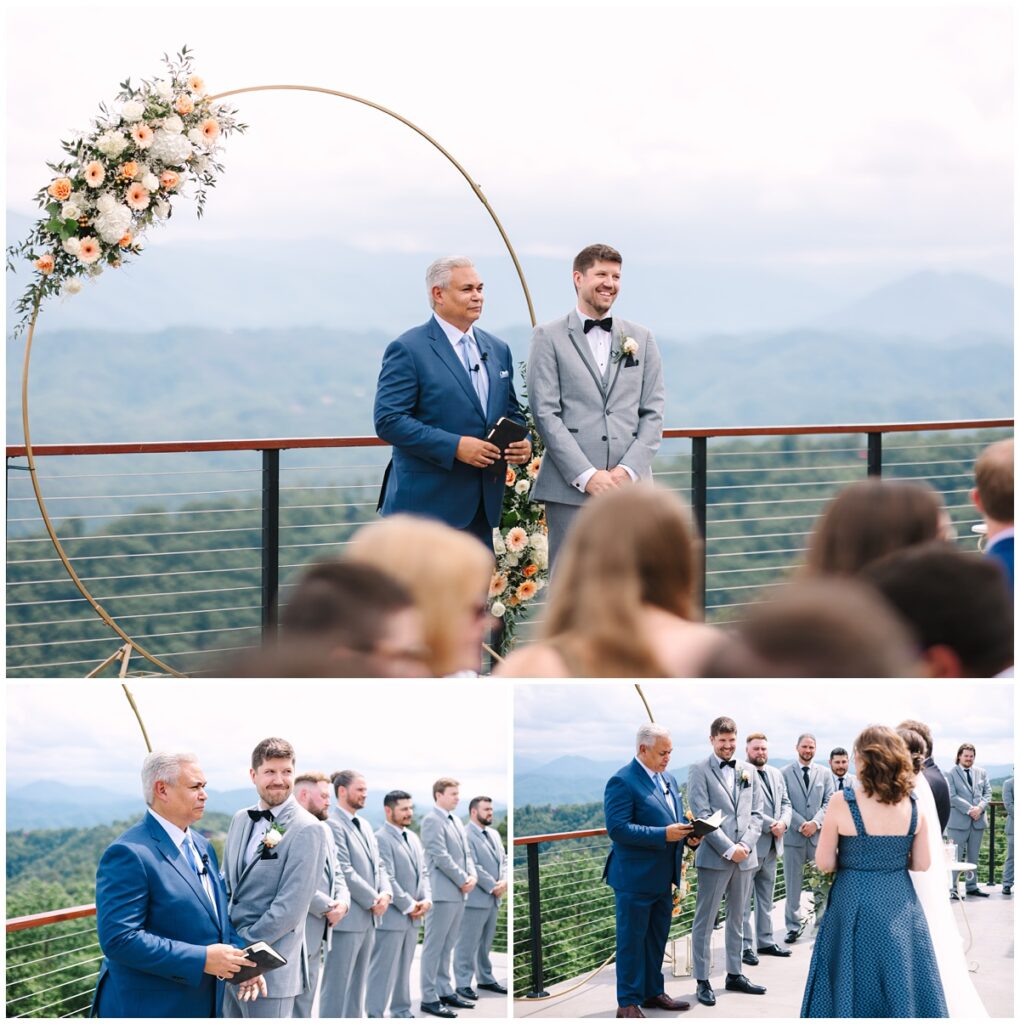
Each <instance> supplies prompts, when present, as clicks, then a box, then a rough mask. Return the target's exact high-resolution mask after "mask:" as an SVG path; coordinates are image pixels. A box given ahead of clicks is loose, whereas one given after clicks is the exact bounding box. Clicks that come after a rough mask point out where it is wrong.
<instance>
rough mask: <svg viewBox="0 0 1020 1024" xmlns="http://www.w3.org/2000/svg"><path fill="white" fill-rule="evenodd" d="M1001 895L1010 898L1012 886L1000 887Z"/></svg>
mask: <svg viewBox="0 0 1020 1024" xmlns="http://www.w3.org/2000/svg"><path fill="white" fill-rule="evenodd" d="M1002 895H1003V896H1012V895H1013V886H1011V885H1004V886H1003V887H1002Z"/></svg>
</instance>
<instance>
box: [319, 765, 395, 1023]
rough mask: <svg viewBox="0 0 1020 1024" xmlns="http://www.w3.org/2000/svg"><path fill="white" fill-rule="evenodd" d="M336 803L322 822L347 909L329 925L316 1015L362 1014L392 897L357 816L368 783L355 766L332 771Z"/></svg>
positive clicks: (371, 837) (367, 828) (372, 843)
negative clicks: (370, 970)
mask: <svg viewBox="0 0 1020 1024" xmlns="http://www.w3.org/2000/svg"><path fill="white" fill-rule="evenodd" d="M331 781H332V784H333V791H334V792H335V793H336V803H337V805H336V807H333V808H332V809H331V810H330V812H329V817H328V818H327V819H326V824H327V825H329V827H330V830H331V831H332V833H333V842H334V843H335V844H336V859H337V864H338V866H339V868H340V872H341V873H342V874H343V876H344V881H346V882H347V888H348V889H349V890H350V893H351V909H350V911H349V912H348V914H347V916H346V917H345V918H344V919H343V920H342V921H341V922H340V923H339V924H338V925H337V926H336V927H335V928H334V929H333V946H332V948H331V949H330V950H329V952H328V953H327V954H326V962H325V964H324V965H323V969H322V993H321V995H320V996H319V1016H320V1017H364V1015H365V988H366V985H367V983H368V964H369V960H370V958H371V955H372V943H373V941H374V938H375V929H376V927H377V925H378V923H379V920H380V918H381V917H382V916H383V914H385V913H386V908H387V907H388V906H389V905H390V900H391V899H392V898H393V890H392V889H391V888H390V882H389V878H388V877H387V875H386V871H385V869H384V868H383V864H382V859H381V858H380V856H379V846H378V843H376V839H375V836H374V835H373V833H372V826H371V825H370V824H369V823H368V822H367V821H365V820H364V819H362V818H359V817H358V811H360V810H361V809H362V808H363V807H364V806H365V800H366V798H367V796H368V783H367V782H366V781H365V777H364V775H362V774H361V773H360V772H356V771H351V770H350V769H345V770H344V771H341V772H334V773H333V776H332V779H331Z"/></svg>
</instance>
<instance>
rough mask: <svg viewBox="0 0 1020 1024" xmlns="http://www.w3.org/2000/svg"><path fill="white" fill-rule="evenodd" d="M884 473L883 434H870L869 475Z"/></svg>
mask: <svg viewBox="0 0 1020 1024" xmlns="http://www.w3.org/2000/svg"><path fill="white" fill-rule="evenodd" d="M881 475H882V435H881V434H879V433H877V432H876V433H873V434H868V476H881Z"/></svg>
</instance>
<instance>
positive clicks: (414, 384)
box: [375, 338, 519, 469]
mask: <svg viewBox="0 0 1020 1024" xmlns="http://www.w3.org/2000/svg"><path fill="white" fill-rule="evenodd" d="M418 389H419V372H418V367H417V366H416V364H415V360H414V356H413V355H412V354H411V352H410V351H409V350H408V348H407V346H406V345H405V344H404V343H403V342H402V341H401V340H400V339H399V338H398V339H397V340H396V341H392V342H390V344H389V345H388V346H387V347H386V351H385V353H384V354H383V361H382V368H381V369H380V370H379V382H378V384H377V386H376V392H375V432H376V433H377V434H378V435H379V437H381V438H382V439H383V440H384V441H386V442H388V443H389V444H391V445H393V447H394V448H400V449H403V450H404V451H406V452H408V453H409V454H411V455H414V456H415V457H416V458H419V459H424V460H425V461H426V462H431V463H432V464H433V465H436V466H440V467H442V468H443V469H450V468H452V466H453V462H454V457H455V456H456V454H457V445H458V444H459V443H460V435H459V434H453V433H451V432H450V431H448V430H442V429H440V428H439V427H434V426H430V425H428V424H427V423H423V422H422V421H421V420H420V419H416V418H415V416H414V415H413V414H414V411H415V409H416V408H417V407H418V399H419V390H418ZM515 404H516V402H515ZM518 411H519V410H518ZM516 418H517V417H515V419H516Z"/></svg>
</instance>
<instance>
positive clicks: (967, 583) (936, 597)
mask: <svg viewBox="0 0 1020 1024" xmlns="http://www.w3.org/2000/svg"><path fill="white" fill-rule="evenodd" d="M863 576H864V578H866V579H867V580H868V581H870V582H871V583H873V584H874V585H875V586H876V587H877V588H878V590H879V591H880V592H881V594H882V596H883V597H884V598H885V599H886V600H887V601H888V602H889V604H890V605H892V607H894V608H895V609H896V611H897V612H899V614H900V616H901V617H902V618H903V620H904V621H905V622H906V623H907V624H908V625H909V626H910V627H911V629H912V630H913V631H914V633H915V634H916V636H917V638H918V640H919V642H920V644H921V648H922V650H923V652H924V661H925V664H926V666H927V669H928V674H929V675H932V676H939V677H956V676H983V677H986V678H987V677H991V676H996V675H999V674H1001V673H1003V672H1004V671H1005V670H1007V669H1008V668H1009V667H1010V666H1011V665H1012V664H1013V608H1012V604H1011V602H1010V596H1009V592H1008V591H1007V590H1006V589H1005V588H1004V587H1003V585H1002V576H1001V574H1000V570H999V567H998V566H997V565H996V564H995V563H994V562H993V561H992V560H991V559H988V558H983V557H982V556H981V555H976V554H970V553H968V552H965V551H960V550H958V549H957V548H954V547H953V546H952V545H950V544H944V543H942V542H940V541H936V542H934V543H931V544H923V545H919V546H917V547H913V548H909V549H907V550H905V551H897V552H896V553H894V554H891V555H887V556H886V557H885V558H883V559H882V560H881V561H879V562H876V563H875V564H874V565H871V566H869V567H868V568H867V569H866V570H865V572H864V573H863Z"/></svg>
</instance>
